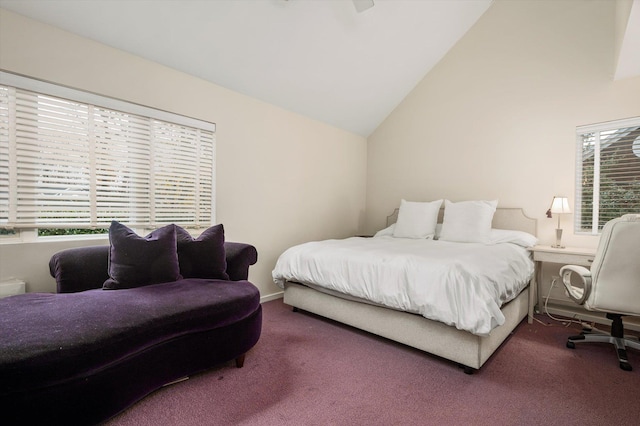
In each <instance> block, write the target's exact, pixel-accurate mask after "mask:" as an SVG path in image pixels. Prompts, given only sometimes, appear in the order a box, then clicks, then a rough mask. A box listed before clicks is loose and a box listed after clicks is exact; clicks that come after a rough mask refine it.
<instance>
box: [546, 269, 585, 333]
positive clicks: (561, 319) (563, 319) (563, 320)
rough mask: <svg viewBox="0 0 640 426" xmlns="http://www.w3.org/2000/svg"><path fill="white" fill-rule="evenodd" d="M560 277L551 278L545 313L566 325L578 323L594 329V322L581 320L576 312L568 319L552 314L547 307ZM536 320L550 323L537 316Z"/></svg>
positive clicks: (583, 326)
mask: <svg viewBox="0 0 640 426" xmlns="http://www.w3.org/2000/svg"><path fill="white" fill-rule="evenodd" d="M558 278H559V277H553V279H552V280H551V285H550V286H549V291H548V292H547V295H546V297H545V298H544V313H545V315H547V316H548V317H549V318H551V319H552V320H554V321H557V322H559V323H560V324H562V325H563V326H564V327H569V326H570V325H571V324H578V325H580V326H581V327H582V328H583V329H587V330H593V329H594V328H595V326H594V324H588V323H586V322H584V321H581V320H579V319H576V317H577V315H578V314H574V315H573V318H570V319H566V318H557V317H554V316H553V315H551V313H550V312H549V309H548V307H547V304H548V303H549V297H550V296H551V291H552V290H553V287H554V286H555V285H556V281H557V280H558ZM534 319H535V320H536V321H538V322H539V323H540V324H542V325H545V326H548V325H550V324H545V323H544V322H542V321H540V320H539V319H537V318H534Z"/></svg>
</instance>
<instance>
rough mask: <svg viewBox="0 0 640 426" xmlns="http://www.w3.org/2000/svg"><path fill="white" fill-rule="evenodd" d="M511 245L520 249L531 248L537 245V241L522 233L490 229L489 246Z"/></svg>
mask: <svg viewBox="0 0 640 426" xmlns="http://www.w3.org/2000/svg"><path fill="white" fill-rule="evenodd" d="M501 243H513V244H517V245H519V246H522V247H525V248H526V247H533V246H535V245H536V244H538V239H537V238H536V237H535V236H533V235H531V234H529V233H528V232H524V231H514V230H510V229H492V230H491V234H490V236H489V244H501Z"/></svg>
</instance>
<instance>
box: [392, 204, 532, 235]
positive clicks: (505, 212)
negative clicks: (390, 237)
mask: <svg viewBox="0 0 640 426" xmlns="http://www.w3.org/2000/svg"><path fill="white" fill-rule="evenodd" d="M398 211H399V209H397V208H396V209H395V210H394V211H393V213H391V214H390V215H389V216H387V226H390V225H391V224H394V223H396V221H397V220H398ZM443 217H444V207H443V208H441V209H440V213H438V223H442V218H443ZM491 227H492V228H498V229H512V230H516V231H524V232H528V233H529V234H531V235H538V221H537V220H536V219H534V218H532V217H529V216H527V215H526V214H525V213H524V210H522V209H521V208H503V207H498V208H497V209H496V212H495V214H494V215H493V222H492V223H491Z"/></svg>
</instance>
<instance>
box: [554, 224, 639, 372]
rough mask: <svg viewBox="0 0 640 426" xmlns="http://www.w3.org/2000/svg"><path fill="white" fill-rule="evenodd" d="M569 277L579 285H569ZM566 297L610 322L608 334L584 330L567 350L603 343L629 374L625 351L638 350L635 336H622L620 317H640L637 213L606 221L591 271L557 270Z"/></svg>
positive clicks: (574, 337) (577, 268) (571, 340)
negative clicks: (610, 346)
mask: <svg viewBox="0 0 640 426" xmlns="http://www.w3.org/2000/svg"><path fill="white" fill-rule="evenodd" d="M572 274H575V275H577V276H578V277H579V278H580V281H581V282H580V283H578V284H581V285H582V286H581V287H580V286H575V285H573V284H572V282H571V276H572ZM560 276H561V277H562V282H563V284H564V286H565V288H566V290H567V294H568V296H569V297H570V298H571V299H573V301H575V302H576V303H578V304H579V305H583V306H584V307H585V308H586V309H587V310H590V311H599V312H605V313H606V315H607V318H608V319H610V320H611V321H612V323H611V334H608V333H606V332H603V331H600V330H596V329H594V330H585V331H583V332H582V333H580V335H578V336H571V337H569V339H568V340H567V347H568V348H571V349H574V348H575V344H576V343H582V342H585V343H586V342H604V343H611V344H613V345H614V346H615V348H616V353H617V355H618V361H620V368H621V369H623V370H626V371H631V370H632V367H631V364H629V361H628V359H627V352H626V348H633V349H636V350H640V342H639V341H638V339H637V338H636V337H626V338H625V337H624V327H623V324H622V317H623V316H626V315H632V316H640V214H627V215H624V216H622V217H619V218H617V219H613V220H611V221H609V222H607V223H606V224H605V226H604V228H603V229H602V235H601V236H600V242H599V244H598V250H597V252H596V255H595V258H594V259H593V265H592V266H591V271H589V269H587V268H584V267H582V266H577V265H567V266H564V267H562V269H560Z"/></svg>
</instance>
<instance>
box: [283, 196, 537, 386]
mask: <svg viewBox="0 0 640 426" xmlns="http://www.w3.org/2000/svg"><path fill="white" fill-rule="evenodd" d="M403 202H404V200H403ZM401 208H402V205H401ZM494 211H495V213H493V216H492V218H491V219H489V223H490V227H491V228H492V229H494V228H495V229H501V230H514V231H519V232H522V233H527V234H529V235H531V236H533V238H535V237H534V236H535V235H536V231H537V229H536V228H537V221H536V220H535V219H532V218H529V217H527V216H526V215H525V214H524V212H523V210H522V209H519V208H497V209H495V210H494ZM398 215H399V209H396V210H395V211H394V213H393V214H392V215H390V216H389V217H388V218H387V225H388V226H391V225H393V224H394V223H395V222H396V221H397V219H398ZM443 216H444V209H442V208H440V209H438V212H437V222H438V224H439V225H438V226H439V227H441V226H442V222H443ZM387 229H388V228H387ZM376 239H377V237H376V238H365V237H352V238H347V239H344V240H328V241H329V242H331V244H343V243H342V242H344V244H346V245H347V246H354V247H358V246H359V245H361V244H364V245H365V246H366V245H372V246H374V248H373V251H375V250H378V249H380V247H379V246H380V245H383V244H382V239H380V240H379V241H374V240H376ZM438 243H439V242H438V241H436V240H431V242H430V243H426V244H425V245H427V244H438ZM307 244H309V243H307ZM310 244H315V242H312V243H310ZM410 244H414V243H413V242H412V243H410ZM440 244H445V243H440ZM450 244H456V243H450ZM458 244H459V243H458ZM472 245H474V246H475V245H478V246H479V245H481V244H472ZM503 245H504V244H503ZM506 245H509V246H512V245H513V244H506ZM301 246H305V247H307V246H306V245H305V244H303V245H301ZM467 246H471V245H468V244H467ZM297 247H298V246H296V247H293V248H291V249H289V250H287V251H285V252H284V253H283V255H281V256H280V258H279V259H278V263H277V264H276V267H275V269H274V271H273V278H274V282H275V283H276V284H277V285H279V286H280V287H282V288H283V289H284V302H285V303H286V304H288V305H290V306H292V307H293V308H294V310H298V309H301V310H304V311H308V312H311V313H314V314H317V315H320V316H323V317H326V318H330V319H332V320H335V321H338V322H341V323H344V324H347V325H350V326H353V327H356V328H359V329H362V330H364V331H367V332H370V333H374V334H376V335H379V336H382V337H385V338H388V339H391V340H393V341H396V342H399V343H402V344H405V345H408V346H411V347H414V348H417V349H420V350H422V351H425V352H428V353H430V354H433V355H436V356H439V357H442V358H445V359H448V360H450V361H453V362H455V363H457V364H459V365H460V366H461V367H462V368H464V371H465V373H467V374H472V373H473V372H474V371H475V370H477V369H480V367H481V366H482V365H483V364H484V363H485V362H486V361H487V360H488V359H489V357H490V356H491V354H493V353H494V352H495V351H496V349H498V347H499V346H500V345H501V343H502V342H504V341H505V339H507V337H508V336H509V334H510V333H511V332H512V331H513V330H514V329H515V327H516V326H517V325H518V324H519V323H520V322H521V321H522V320H523V319H524V318H525V317H527V316H528V317H529V322H531V320H532V318H533V305H534V296H535V295H534V294H532V290H531V285H530V282H531V280H532V279H533V277H534V266H533V262H532V261H531V256H530V252H529V251H528V250H527V249H526V248H525V249H523V250H524V251H525V252H526V257H527V262H528V266H526V268H528V269H527V271H526V272H521V274H522V273H526V279H525V282H524V283H522V282H521V283H519V284H518V287H517V288H516V289H515V290H513V289H511V290H509V291H511V292H515V294H512V295H510V296H509V297H506V298H504V300H505V302H504V303H501V302H498V303H499V304H500V306H498V308H497V309H498V310H499V312H493V313H491V314H490V315H491V318H489V319H484V320H482V321H479V322H478V324H480V325H478V324H476V323H474V324H475V325H471V326H468V325H467V326H465V325H464V324H458V323H456V320H455V319H454V320H450V319H449V320H447V321H445V322H442V321H441V320H439V319H434V318H429V316H433V315H427V314H428V313H429V309H426V310H427V313H425V312H423V311H421V308H420V307H417V308H416V307H415V306H410V307H409V308H408V311H407V309H406V308H407V307H405V306H403V305H402V303H403V302H400V303H399V305H398V306H394V305H393V304H388V303H387V302H386V301H384V302H383V303H380V301H379V300H378V301H376V300H371V298H370V296H369V295H366V296H365V297H364V298H363V297H359V296H354V295H352V294H346V293H345V292H343V291H342V289H341V288H340V286H336V285H329V284H327V285H328V287H326V288H325V287H323V285H324V284H322V283H317V282H311V281H312V280H311V279H309V278H308V277H307V276H305V275H301V276H300V277H297V276H296V270H295V269H296V268H295V267H294V268H290V266H289V265H288V264H287V263H288V262H290V261H289V259H288V258H289V257H290V255H288V253H290V250H297ZM330 250H334V251H335V252H336V253H338V252H339V253H341V254H340V256H341V257H342V256H343V254H342V253H347V252H348V251H349V250H350V249H349V247H346V248H344V249H343V248H341V247H340V246H336V247H330ZM343 250H344V251H343ZM401 251H402V250H401ZM521 251H522V250H521ZM294 253H295V252H294ZM344 258H345V259H346V258H347V256H346V254H345V255H344ZM345 263H349V262H346V261H345ZM321 267H322V265H321V264H315V263H314V265H313V267H312V268H311V269H317V268H321ZM292 269H293V271H292ZM331 269H334V268H331ZM323 274H324V275H323ZM352 274H353V272H352ZM356 274H357V275H351V276H350V277H351V279H353V280H354V281H357V280H359V278H358V277H359V274H361V273H360V272H358V273H356ZM320 275H322V276H326V277H327V278H326V279H327V281H333V280H334V278H335V277H334V276H333V275H331V273H329V271H325V272H324V273H321V274H320ZM364 281H366V279H365V280H364ZM319 284H320V285H319ZM365 287H366V284H365ZM365 293H366V291H365ZM360 296H361V294H360ZM500 297H502V296H500ZM383 299H384V298H383ZM479 310H486V309H484V308H482V309H479ZM489 311H491V309H489ZM459 314H460V313H459V312H458V315H459ZM496 318H499V320H496ZM460 322H464V321H460ZM498 323H499V324H498ZM487 327H488V328H487Z"/></svg>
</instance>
